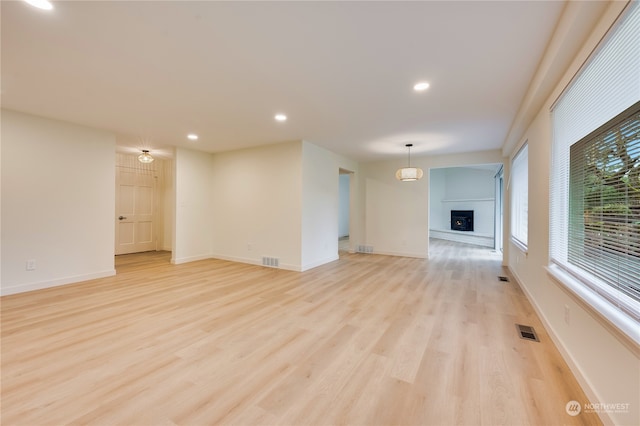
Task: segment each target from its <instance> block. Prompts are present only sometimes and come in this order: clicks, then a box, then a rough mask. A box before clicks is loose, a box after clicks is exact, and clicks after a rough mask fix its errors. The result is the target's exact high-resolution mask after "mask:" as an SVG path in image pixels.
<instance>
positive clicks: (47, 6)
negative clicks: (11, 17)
mask: <svg viewBox="0 0 640 426" xmlns="http://www.w3.org/2000/svg"><path fill="white" fill-rule="evenodd" d="M24 1H25V2H27V3H29V4H30V5H31V6H33V7H37V8H38V9H44V10H51V9H53V4H51V2H50V1H48V0H24Z"/></svg>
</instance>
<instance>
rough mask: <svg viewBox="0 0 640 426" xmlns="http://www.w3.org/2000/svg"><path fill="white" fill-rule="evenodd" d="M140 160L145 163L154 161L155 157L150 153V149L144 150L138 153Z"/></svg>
mask: <svg viewBox="0 0 640 426" xmlns="http://www.w3.org/2000/svg"><path fill="white" fill-rule="evenodd" d="M138 161H139V162H141V163H144V164H149V163H153V157H152V156H151V154H149V150H148V149H143V150H142V154H140V155H138Z"/></svg>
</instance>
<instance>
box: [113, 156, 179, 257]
mask: <svg viewBox="0 0 640 426" xmlns="http://www.w3.org/2000/svg"><path fill="white" fill-rule="evenodd" d="M172 175H173V169H172V162H171V160H162V159H158V158H156V160H155V161H154V162H153V163H149V164H143V163H140V162H139V161H138V159H137V156H135V155H128V154H121V153H117V154H116V182H115V185H116V189H115V194H116V200H115V207H116V210H115V216H114V222H115V244H114V254H115V255H116V256H119V255H126V254H132V253H144V252H155V251H167V252H170V251H171V237H172V233H171V218H170V217H169V214H168V213H170V212H171V211H172V209H171V208H170V203H171V202H172V199H173V197H172V193H173V192H172V191H173V178H172Z"/></svg>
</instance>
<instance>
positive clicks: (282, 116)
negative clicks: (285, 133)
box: [275, 114, 287, 121]
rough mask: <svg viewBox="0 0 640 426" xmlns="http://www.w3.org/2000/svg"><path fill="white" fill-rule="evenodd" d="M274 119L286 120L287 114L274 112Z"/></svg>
mask: <svg viewBox="0 0 640 426" xmlns="http://www.w3.org/2000/svg"><path fill="white" fill-rule="evenodd" d="M275 118H276V120H278V121H287V116H286V115H284V114H276V117H275Z"/></svg>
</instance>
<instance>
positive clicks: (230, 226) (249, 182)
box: [208, 142, 302, 270]
mask: <svg viewBox="0 0 640 426" xmlns="http://www.w3.org/2000/svg"><path fill="white" fill-rule="evenodd" d="M212 167H213V169H212V179H211V182H210V185H209V189H208V192H209V194H210V195H211V196H212V197H213V212H214V215H213V216H215V217H212V220H213V233H212V237H213V256H214V257H216V258H220V259H227V260H233V261H238V262H245V263H253V264H262V257H263V256H267V257H275V258H278V259H279V262H280V268H283V269H292V270H300V267H301V250H302V249H301V247H302V245H301V244H302V243H301V241H302V235H301V223H302V222H301V220H302V219H301V218H302V144H301V142H287V143H281V144H275V145H270V146H263V147H257V148H251V149H243V150H238V151H231V152H224V153H219V154H215V155H214V156H213V166H212Z"/></svg>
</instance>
